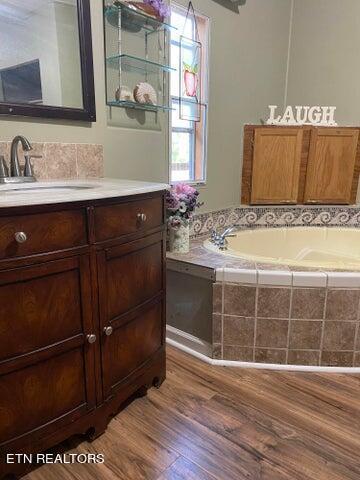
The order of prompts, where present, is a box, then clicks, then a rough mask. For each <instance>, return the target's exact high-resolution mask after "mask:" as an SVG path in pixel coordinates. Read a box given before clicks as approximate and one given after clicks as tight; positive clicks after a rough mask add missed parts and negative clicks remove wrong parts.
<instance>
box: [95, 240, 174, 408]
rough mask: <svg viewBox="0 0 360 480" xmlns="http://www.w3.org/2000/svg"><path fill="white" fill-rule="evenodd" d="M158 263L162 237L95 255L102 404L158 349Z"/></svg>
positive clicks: (160, 274)
mask: <svg viewBox="0 0 360 480" xmlns="http://www.w3.org/2000/svg"><path fill="white" fill-rule="evenodd" d="M163 258H164V240H163V234H162V233H157V234H154V235H151V236H148V237H146V238H143V239H141V240H137V241H134V242H131V243H127V244H125V245H119V246H116V247H112V248H109V249H108V250H106V251H103V252H99V254H98V270H99V293H100V322H101V327H102V348H101V351H102V363H103V364H102V372H103V394H104V397H105V399H106V398H108V397H109V396H110V395H111V394H112V391H113V389H114V388H115V387H116V386H118V385H120V384H121V382H123V381H124V380H125V378H127V377H128V376H129V375H131V374H132V373H133V372H135V370H136V369H137V368H139V367H140V366H141V365H143V364H144V363H145V362H146V361H147V360H149V359H150V358H151V356H152V355H153V354H155V352H156V351H157V350H158V349H159V348H160V347H161V346H162V344H163V341H164V308H163V291H164V288H165V285H164V260H163ZM109 327H111V328H112V333H111V334H110V335H109V336H107V335H106V333H105V331H104V329H106V328H109Z"/></svg>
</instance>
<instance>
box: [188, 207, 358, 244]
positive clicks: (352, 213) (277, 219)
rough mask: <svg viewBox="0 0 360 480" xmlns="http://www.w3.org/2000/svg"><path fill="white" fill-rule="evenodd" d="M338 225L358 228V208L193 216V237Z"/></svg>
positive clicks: (252, 209) (247, 210) (240, 211)
mask: <svg viewBox="0 0 360 480" xmlns="http://www.w3.org/2000/svg"><path fill="white" fill-rule="evenodd" d="M232 225H237V226H238V227H239V228H266V227H271V228H274V227H286V226H288V227H291V226H292V227H295V226H297V227H302V226H314V227H324V226H337V227H353V228H354V227H355V228H357V227H359V228H360V206H358V205H355V206H341V207H340V206H331V207H327V206H324V207H323V206H287V207H283V206H279V207H277V206H266V207H250V206H239V207H233V208H228V209H225V210H218V211H215V212H210V213H201V214H198V215H195V217H194V221H193V222H192V225H191V231H190V234H191V236H192V237H198V236H202V235H209V234H210V232H211V231H212V230H213V229H219V230H221V229H224V228H226V227H229V226H232Z"/></svg>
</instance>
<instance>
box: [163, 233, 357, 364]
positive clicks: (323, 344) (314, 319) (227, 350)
mask: <svg viewBox="0 0 360 480" xmlns="http://www.w3.org/2000/svg"><path fill="white" fill-rule="evenodd" d="M205 238H207V237H202V238H196V239H193V240H192V244H191V251H190V253H189V254H171V253H168V258H169V259H171V260H172V261H177V262H181V263H183V264H186V263H187V264H192V265H196V266H198V267H203V268H207V269H209V268H210V269H213V270H214V275H215V278H216V282H215V283H214V285H213V319H212V320H213V359H215V360H217V361H236V362H250V363H253V364H259V365H264V364H271V365H275V364H276V365H284V366H286V365H288V366H296V367H295V368H297V367H299V366H305V367H309V366H311V367H319V366H320V367H329V366H330V367H345V368H348V367H360V331H359V330H360V328H359V325H360V316H359V313H360V272H337V271H328V272H321V271H314V270H311V271H310V270H307V271H298V270H299V269H298V268H297V267H288V266H287V265H283V266H282V265H268V264H261V263H254V262H251V261H248V260H242V259H240V258H230V257H226V256H224V255H222V254H217V253H215V252H210V251H208V250H206V249H205V247H204V246H203V241H204V239H205Z"/></svg>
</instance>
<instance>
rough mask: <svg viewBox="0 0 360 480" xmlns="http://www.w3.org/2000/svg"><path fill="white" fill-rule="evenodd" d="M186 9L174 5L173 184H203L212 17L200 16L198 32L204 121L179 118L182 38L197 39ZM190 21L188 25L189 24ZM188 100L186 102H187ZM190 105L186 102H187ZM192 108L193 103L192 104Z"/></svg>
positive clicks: (172, 61)
mask: <svg viewBox="0 0 360 480" xmlns="http://www.w3.org/2000/svg"><path fill="white" fill-rule="evenodd" d="M186 11H187V10H186V9H184V8H183V7H180V6H178V5H175V4H172V5H171V24H172V25H174V26H175V27H176V28H177V30H174V31H172V32H171V43H170V45H171V52H170V53H171V65H172V67H173V68H175V69H176V72H172V73H171V77H170V95H171V104H172V108H173V109H174V110H173V111H172V114H171V120H170V122H171V128H170V182H171V183H176V182H190V183H200V182H204V181H205V175H206V138H207V112H208V105H207V102H208V100H207V98H208V97H207V95H208V75H207V48H208V35H209V20H208V18H206V17H204V16H202V15H198V14H196V19H197V24H198V25H197V26H198V32H199V36H200V41H201V43H202V59H201V74H202V78H201V79H200V81H201V92H202V99H201V101H202V106H201V121H200V122H194V121H190V120H183V119H181V118H180V117H179V71H178V70H179V56H180V35H184V36H186V37H188V38H191V39H193V40H197V39H196V29H195V22H194V20H193V18H192V16H191V15H189V17H188V19H187V21H186ZM185 21H186V25H185ZM183 101H184V100H182V102H183ZM185 102H186V101H185ZM189 108H191V104H190V102H189Z"/></svg>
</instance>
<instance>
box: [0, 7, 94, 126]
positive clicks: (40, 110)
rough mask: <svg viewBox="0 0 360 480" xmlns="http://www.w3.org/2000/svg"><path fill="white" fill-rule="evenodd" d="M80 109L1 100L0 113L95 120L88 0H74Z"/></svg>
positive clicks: (86, 120)
mask: <svg viewBox="0 0 360 480" xmlns="http://www.w3.org/2000/svg"><path fill="white" fill-rule="evenodd" d="M77 6H78V23H79V45H80V57H81V79H82V92H83V108H69V107H58V106H49V105H31V104H29V105H27V104H25V103H5V102H0V115H7V116H9V115H10V116H13V115H14V116H24V117H41V118H57V119H65V120H82V121H85V122H95V121H96V108H95V88H94V66H93V51H92V35H91V14H90V0H77Z"/></svg>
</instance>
